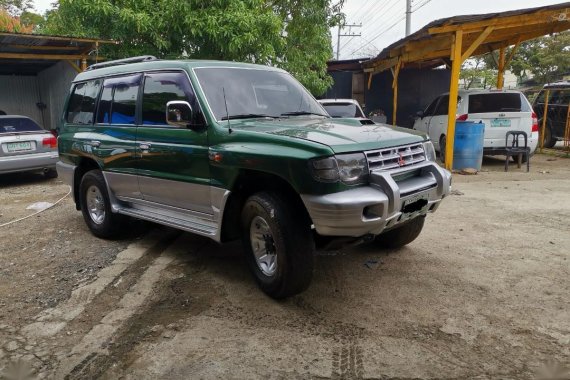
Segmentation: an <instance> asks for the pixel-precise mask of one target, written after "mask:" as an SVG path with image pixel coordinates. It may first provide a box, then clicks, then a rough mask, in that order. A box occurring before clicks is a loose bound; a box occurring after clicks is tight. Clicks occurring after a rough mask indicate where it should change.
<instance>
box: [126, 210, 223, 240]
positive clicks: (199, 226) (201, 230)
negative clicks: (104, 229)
mask: <svg viewBox="0 0 570 380" xmlns="http://www.w3.org/2000/svg"><path fill="white" fill-rule="evenodd" d="M116 211H117V212H118V213H120V214H123V215H128V216H132V217H133V218H137V219H143V220H148V221H149V222H154V223H158V224H163V225H166V226H169V227H173V228H178V229H180V230H183V231H188V232H192V233H194V234H197V235H202V236H207V237H209V238H212V239H214V240H216V239H217V232H218V225H217V223H216V222H214V221H210V220H205V219H203V218H199V217H196V216H192V215H184V216H183V218H181V217H180V216H181V215H180V214H178V213H177V214H176V215H173V214H172V213H169V214H162V213H159V212H154V211H150V210H141V209H137V208H131V207H118V208H117V210H116Z"/></svg>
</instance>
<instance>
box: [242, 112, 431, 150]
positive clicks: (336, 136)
mask: <svg viewBox="0 0 570 380" xmlns="http://www.w3.org/2000/svg"><path fill="white" fill-rule="evenodd" d="M231 127H232V129H235V130H247V131H250V132H257V133H267V134H273V135H279V136H287V137H291V138H297V139H303V140H308V141H312V142H316V143H320V144H324V145H327V146H329V147H330V148H331V149H332V150H333V151H334V152H335V153H344V152H356V151H363V150H372V149H382V148H388V147H392V146H398V145H405V144H413V143H417V142H421V141H425V140H426V139H427V138H426V136H425V134H423V133H421V132H418V131H414V130H411V129H404V128H398V127H392V126H389V125H386V124H374V125H362V124H361V123H360V121H359V120H357V119H332V118H326V119H322V118H319V119H315V118H312V117H310V118H306V117H291V118H288V119H272V120H270V119H255V120H252V119H249V120H239V121H237V120H234V121H232V122H231Z"/></svg>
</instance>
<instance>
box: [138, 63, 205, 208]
mask: <svg viewBox="0 0 570 380" xmlns="http://www.w3.org/2000/svg"><path fill="white" fill-rule="evenodd" d="M172 100H184V101H188V102H189V103H190V105H191V106H192V109H193V122H192V124H193V125H194V126H193V127H192V129H191V128H190V127H188V128H179V127H175V126H171V125H168V124H167V123H166V103H168V102H169V101H172ZM141 108H142V111H141V122H140V125H139V126H138V128H137V146H136V152H137V157H138V165H137V167H138V174H139V177H138V178H139V186H140V190H141V193H142V196H143V199H144V200H145V201H148V202H152V203H155V204H159V205H165V206H171V207H175V208H180V209H185V210H192V211H197V212H201V213H207V214H212V213H213V211H212V207H211V200H210V170H209V160H208V134H207V128H206V127H205V123H204V121H203V120H204V119H203V116H202V114H201V112H200V107H199V105H198V101H197V99H196V96H195V93H194V91H193V89H192V86H191V84H190V81H189V79H188V75H187V74H186V72H183V71H172V72H151V73H147V74H145V78H144V87H143V94H142V107H141ZM196 125H202V127H196Z"/></svg>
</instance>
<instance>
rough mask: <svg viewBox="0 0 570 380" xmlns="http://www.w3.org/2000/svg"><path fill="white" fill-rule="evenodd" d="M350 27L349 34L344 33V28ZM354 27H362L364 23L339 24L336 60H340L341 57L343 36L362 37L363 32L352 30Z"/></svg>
mask: <svg viewBox="0 0 570 380" xmlns="http://www.w3.org/2000/svg"><path fill="white" fill-rule="evenodd" d="M346 27H348V33H347V34H342V30H343V29H344V28H346ZM352 28H362V23H360V24H344V25H339V26H338V35H337V40H336V60H337V61H338V60H339V57H340V38H341V37H360V36H361V35H362V34H361V33H358V34H356V33H354V32H352Z"/></svg>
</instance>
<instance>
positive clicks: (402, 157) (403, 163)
mask: <svg viewBox="0 0 570 380" xmlns="http://www.w3.org/2000/svg"><path fill="white" fill-rule="evenodd" d="M398 165H400V166H404V165H406V160H404V156H403V155H402V153H400V158H399V159H398Z"/></svg>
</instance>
